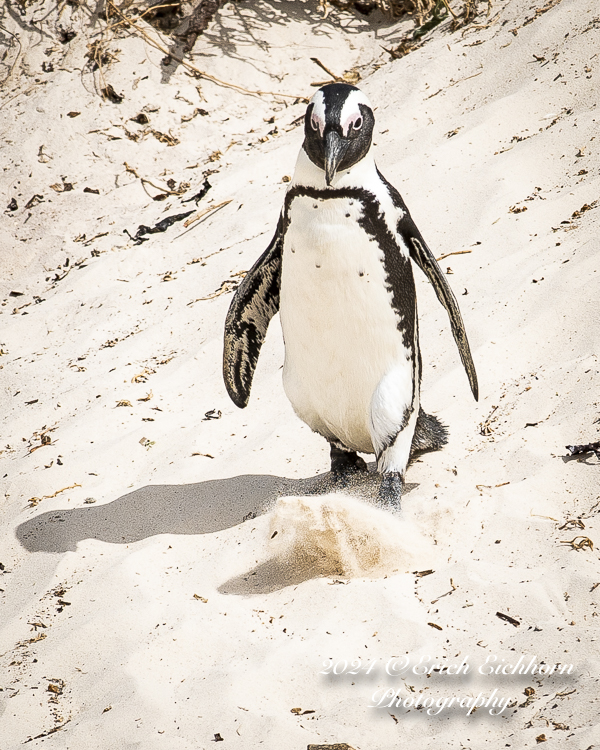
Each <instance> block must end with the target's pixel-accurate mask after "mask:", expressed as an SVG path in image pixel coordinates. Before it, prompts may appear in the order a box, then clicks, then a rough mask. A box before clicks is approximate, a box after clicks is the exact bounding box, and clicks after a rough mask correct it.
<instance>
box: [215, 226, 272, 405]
mask: <svg viewBox="0 0 600 750" xmlns="http://www.w3.org/2000/svg"><path fill="white" fill-rule="evenodd" d="M282 253H283V218H282V217H280V218H279V222H278V224H277V229H276V230H275V235H274V237H273V239H272V240H271V243H270V244H269V247H268V248H267V249H266V250H265V252H264V253H263V254H262V255H261V256H260V258H259V259H258V260H257V261H256V263H255V264H254V265H253V266H252V268H251V269H250V270H249V271H248V273H247V274H246V276H245V278H244V280H243V281H242V283H241V284H240V285H239V287H238V288H237V290H236V293H235V295H234V297H233V300H232V301H231V305H230V306H229V311H228V313H227V318H226V320H225V339H224V346H223V379H224V380H225V387H226V388H227V393H228V394H229V396H230V398H231V400H232V401H233V403H234V404H235V405H236V406H239V407H240V409H243V408H244V407H245V406H246V405H247V404H248V399H249V398H250V388H251V387H252V378H253V376H254V370H255V369H256V363H257V361H258V355H259V353H260V349H261V347H262V345H263V341H264V340H265V336H266V335H267V328H268V327H269V323H270V321H271V318H272V317H273V316H274V315H275V313H277V312H278V310H279V290H280V286H281V258H282Z"/></svg>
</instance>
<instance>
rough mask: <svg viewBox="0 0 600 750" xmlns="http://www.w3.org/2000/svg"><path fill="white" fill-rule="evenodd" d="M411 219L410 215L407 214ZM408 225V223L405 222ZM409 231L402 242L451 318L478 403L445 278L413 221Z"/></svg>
mask: <svg viewBox="0 0 600 750" xmlns="http://www.w3.org/2000/svg"><path fill="white" fill-rule="evenodd" d="M408 216H409V217H410V214H408ZM407 223H408V222H407ZM410 224H412V227H411V229H413V228H414V230H416V231H410V232H408V233H407V234H408V236H407V237H405V241H406V242H407V244H408V247H409V251H410V255H411V257H412V258H413V260H414V261H415V262H416V263H417V265H418V266H419V268H420V269H421V271H423V273H424V274H425V276H427V278H428V279H429V281H430V283H431V285H432V287H433V288H434V289H435V293H436V295H437V298H438V299H439V301H440V302H441V303H442V305H443V306H444V307H445V308H446V312H447V313H448V317H449V318H450V328H451V329H452V335H453V336H454V340H455V341H456V345H457V347H458V353H459V354H460V359H461V361H462V363H463V367H464V368H465V371H466V373H467V377H468V378H469V383H470V385H471V391H472V392H473V396H474V397H475V401H479V385H478V383H477V373H476V372H475V364H474V363H473V357H472V356H471V348H470V346H469V340H468V339H467V332H466V331H465V324H464V323H463V319H462V316H461V314H460V310H459V309H458V304H457V302H456V297H455V296H454V293H453V292H452V289H450V286H449V284H448V282H447V281H446V277H445V276H444V274H443V272H442V269H441V268H440V267H439V265H438V262H437V260H436V259H435V256H434V255H433V253H432V252H431V250H430V249H429V248H428V247H427V245H426V243H425V240H424V239H423V237H422V236H421V233H420V232H419V230H418V229H417V227H416V226H415V224H414V222H413V221H412V219H411V220H410Z"/></svg>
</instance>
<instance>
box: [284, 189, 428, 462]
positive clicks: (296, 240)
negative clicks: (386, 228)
mask: <svg viewBox="0 0 600 750" xmlns="http://www.w3.org/2000/svg"><path fill="white" fill-rule="evenodd" d="M362 212H363V205H362V203H361V201H360V200H357V199H350V198H328V199H318V198H311V197H308V196H299V197H296V198H295V199H294V200H293V201H292V204H291V205H290V207H289V217H288V218H289V224H288V227H287V230H286V233H285V239H284V247H283V262H282V271H281V274H282V275H281V294H280V317H281V326H282V330H283V337H284V343H285V364H284V369H283V385H284V389H285V392H286V395H287V397H288V398H289V400H290V402H291V404H292V406H293V407H294V410H295V412H296V414H297V415H298V416H299V417H300V419H302V420H303V421H304V422H305V423H306V424H307V425H308V426H309V427H311V429H313V430H314V431H315V432H318V433H319V434H321V435H323V436H324V437H325V438H327V439H328V440H338V441H340V442H341V443H342V444H343V445H344V446H346V447H347V448H349V449H351V450H354V451H358V452H361V453H375V452H378V451H377V450H376V448H374V445H373V436H372V433H373V429H374V428H373V421H372V420H373V415H372V409H373V400H374V394H376V392H377V394H378V396H377V398H376V399H375V400H376V401H377V400H380V396H381V391H382V388H381V387H380V385H381V384H383V387H384V389H385V391H386V392H393V393H394V402H395V403H394V409H392V411H396V409H397V408H401V409H402V408H404V407H407V406H409V405H410V404H411V403H413V389H414V383H415V378H414V372H413V368H414V361H415V358H414V357H413V356H412V352H411V351H409V350H408V349H407V348H406V347H405V345H404V342H403V335H402V331H401V330H399V325H400V326H401V324H402V320H401V318H400V316H399V315H398V313H397V312H396V311H395V310H394V308H393V306H392V293H391V291H390V290H389V284H388V282H387V280H386V273H385V268H384V255H383V250H382V249H381V248H380V246H379V244H378V242H377V240H376V238H375V237H373V236H371V235H369V234H368V233H367V232H366V231H365V230H364V229H363V228H362V227H361V225H360V223H359V220H360V218H361V216H362ZM410 340H411V341H413V340H414V332H412V331H411V332H410ZM391 381H393V382H391ZM399 402H403V403H399ZM375 430H376V432H378V430H377V427H375ZM390 437H393V434H392V435H390ZM376 442H378V443H380V442H381V441H380V440H379V439H378V440H377V441H376Z"/></svg>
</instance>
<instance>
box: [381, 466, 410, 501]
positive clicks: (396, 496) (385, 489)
mask: <svg viewBox="0 0 600 750" xmlns="http://www.w3.org/2000/svg"><path fill="white" fill-rule="evenodd" d="M403 490H404V477H403V476H402V474H401V473H400V472H399V471H388V472H386V473H385V474H383V475H382V477H381V484H380V485H379V502H380V503H381V505H382V506H384V507H385V506H388V507H393V508H396V509H397V510H400V505H401V499H402V492H403Z"/></svg>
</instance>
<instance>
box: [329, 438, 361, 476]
mask: <svg viewBox="0 0 600 750" xmlns="http://www.w3.org/2000/svg"><path fill="white" fill-rule="evenodd" d="M367 471H368V468H367V464H366V463H365V462H364V461H363V459H362V458H361V457H360V456H358V455H357V454H356V453H355V452H354V451H346V450H342V449H341V448H338V447H337V446H335V445H333V444H331V473H332V474H333V476H334V477H335V479H337V480H338V481H341V482H342V484H343V485H344V484H347V480H348V477H349V475H351V474H357V473H359V472H367Z"/></svg>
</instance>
